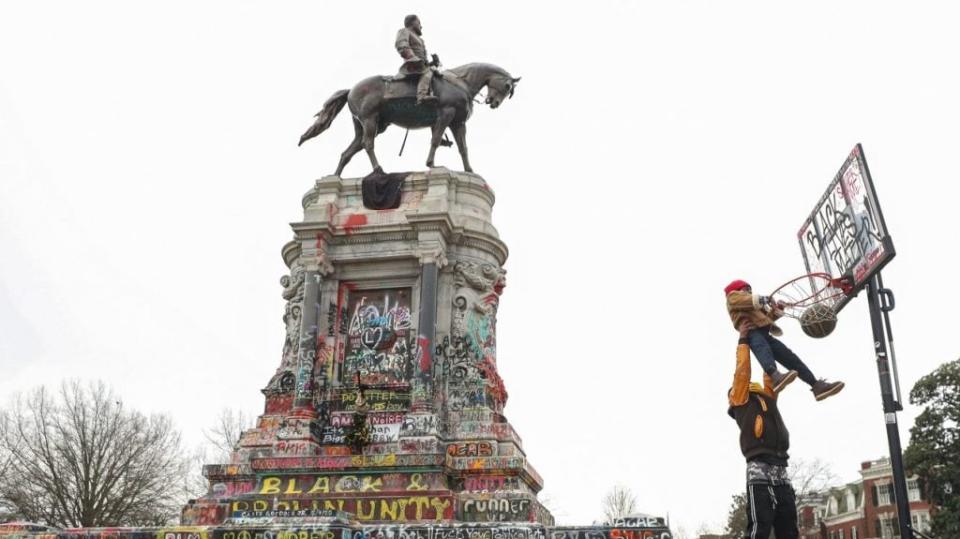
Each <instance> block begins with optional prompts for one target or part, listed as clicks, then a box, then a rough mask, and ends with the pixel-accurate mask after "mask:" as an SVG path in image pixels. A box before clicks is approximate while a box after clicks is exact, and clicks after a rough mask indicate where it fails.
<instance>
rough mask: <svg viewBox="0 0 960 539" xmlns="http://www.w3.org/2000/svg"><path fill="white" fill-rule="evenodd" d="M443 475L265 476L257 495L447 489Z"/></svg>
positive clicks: (260, 482) (423, 473)
mask: <svg viewBox="0 0 960 539" xmlns="http://www.w3.org/2000/svg"><path fill="white" fill-rule="evenodd" d="M446 488H447V485H446V480H445V478H444V476H443V474H440V473H429V472H412V473H400V472H396V473H351V474H343V475H339V474H338V475H333V474H325V475H265V476H262V477H261V478H260V481H259V484H258V485H257V488H256V491H257V494H261V495H268V494H285V495H290V496H296V495H301V494H304V495H315V494H330V493H336V494H355V493H404V492H405V493H410V492H421V491H441V490H446Z"/></svg>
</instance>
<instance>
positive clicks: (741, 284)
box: [723, 279, 750, 294]
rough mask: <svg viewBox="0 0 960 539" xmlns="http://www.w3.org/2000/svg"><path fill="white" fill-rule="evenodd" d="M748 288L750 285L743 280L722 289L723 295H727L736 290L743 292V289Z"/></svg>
mask: <svg viewBox="0 0 960 539" xmlns="http://www.w3.org/2000/svg"><path fill="white" fill-rule="evenodd" d="M748 286H750V283H748V282H747V281H744V280H743V279H737V280H736V281H733V282H731V283H730V284H728V285H727V287H726V288H724V289H723V293H724V294H729V293H730V292H735V291H737V290H743V289H744V288H746V287H748Z"/></svg>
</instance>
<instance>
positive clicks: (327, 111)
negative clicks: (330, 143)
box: [297, 90, 350, 146]
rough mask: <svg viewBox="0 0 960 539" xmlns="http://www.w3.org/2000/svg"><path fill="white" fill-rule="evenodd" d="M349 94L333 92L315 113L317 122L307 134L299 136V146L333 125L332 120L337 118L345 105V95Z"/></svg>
mask: <svg viewBox="0 0 960 539" xmlns="http://www.w3.org/2000/svg"><path fill="white" fill-rule="evenodd" d="M348 93H350V90H339V91H337V92H334V93H333V95H332V96H330V99H328V100H327V102H326V103H324V104H323V108H322V109H321V110H320V112H318V113H316V114H315V116H316V118H317V120H316V121H315V122H313V125H311V126H310V129H307V132H306V133H304V134H303V135H301V136H300V144H297V146H300V145H301V144H303V143H304V142H306V141H308V140H310V139H312V138H313V137H315V136H317V135H319V134H320V133H323V132H324V131H326V130H327V128H328V127H330V124H332V123H333V119H334V118H336V117H337V114H339V113H340V109H342V108H343V106H344V105H346V104H347V94H348Z"/></svg>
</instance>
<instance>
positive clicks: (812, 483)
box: [787, 458, 840, 500]
mask: <svg viewBox="0 0 960 539" xmlns="http://www.w3.org/2000/svg"><path fill="white" fill-rule="evenodd" d="M787 473H788V474H789V475H790V483H791V484H792V485H793V490H794V492H796V493H797V500H802V499H804V498H806V497H807V496H809V495H811V494H816V493H818V492H823V491H825V490H826V489H827V488H829V487H830V486H832V485H834V484H836V483H837V482H839V480H840V478H839V477H837V475H836V474H835V473H833V470H832V469H831V468H830V465H829V464H827V463H826V462H824V461H822V460H820V459H819V458H817V459H813V460H805V459H796V460H791V462H790V466H789V467H788V468H787Z"/></svg>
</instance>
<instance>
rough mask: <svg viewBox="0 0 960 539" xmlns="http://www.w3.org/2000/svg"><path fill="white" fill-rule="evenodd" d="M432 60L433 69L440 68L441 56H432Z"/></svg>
mask: <svg viewBox="0 0 960 539" xmlns="http://www.w3.org/2000/svg"><path fill="white" fill-rule="evenodd" d="M430 58H431V60H430V65H432V66H433V67H440V57H439V56H437V55H436V54H431V55H430Z"/></svg>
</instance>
